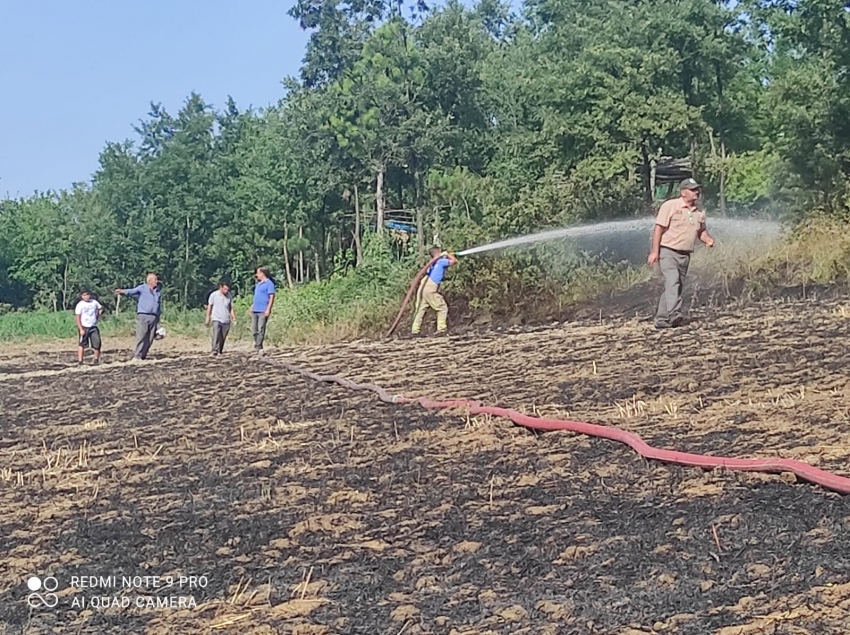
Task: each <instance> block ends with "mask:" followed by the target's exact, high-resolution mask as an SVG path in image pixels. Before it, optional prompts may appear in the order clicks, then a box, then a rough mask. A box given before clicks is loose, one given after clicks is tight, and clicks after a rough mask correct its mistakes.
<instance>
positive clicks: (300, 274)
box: [298, 225, 304, 284]
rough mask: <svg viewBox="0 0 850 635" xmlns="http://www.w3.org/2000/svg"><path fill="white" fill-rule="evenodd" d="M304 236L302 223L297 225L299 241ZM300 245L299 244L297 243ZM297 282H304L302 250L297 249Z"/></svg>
mask: <svg viewBox="0 0 850 635" xmlns="http://www.w3.org/2000/svg"><path fill="white" fill-rule="evenodd" d="M303 238H304V225H299V226H298V239H299V241H300V240H301V239H303ZM299 246H300V245H299ZM298 282H300V283H301V284H304V250H303V249H299V250H298Z"/></svg>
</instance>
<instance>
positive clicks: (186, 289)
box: [183, 214, 190, 309]
mask: <svg viewBox="0 0 850 635" xmlns="http://www.w3.org/2000/svg"><path fill="white" fill-rule="evenodd" d="M189 227H190V224H189V216H188V214H187V215H186V253H185V256H184V260H183V308H184V309H185V308H186V307H187V306H189Z"/></svg>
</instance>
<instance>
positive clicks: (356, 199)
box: [354, 183, 363, 267]
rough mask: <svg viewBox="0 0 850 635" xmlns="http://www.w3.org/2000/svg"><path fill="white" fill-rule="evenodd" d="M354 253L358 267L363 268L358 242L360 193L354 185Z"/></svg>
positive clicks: (361, 248)
mask: <svg viewBox="0 0 850 635" xmlns="http://www.w3.org/2000/svg"><path fill="white" fill-rule="evenodd" d="M354 251H355V255H356V258H357V260H356V262H357V266H358V267H362V266H363V243H362V242H361V240H360V193H359V192H358V190H357V183H355V184H354Z"/></svg>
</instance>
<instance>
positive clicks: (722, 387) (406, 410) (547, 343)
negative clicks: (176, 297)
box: [0, 316, 850, 635]
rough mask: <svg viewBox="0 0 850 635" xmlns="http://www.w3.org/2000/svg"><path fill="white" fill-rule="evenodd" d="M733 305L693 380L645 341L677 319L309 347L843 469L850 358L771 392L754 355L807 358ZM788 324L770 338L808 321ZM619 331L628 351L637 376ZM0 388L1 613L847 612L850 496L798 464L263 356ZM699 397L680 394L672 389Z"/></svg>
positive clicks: (347, 622) (363, 629)
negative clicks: (709, 460)
mask: <svg viewBox="0 0 850 635" xmlns="http://www.w3.org/2000/svg"><path fill="white" fill-rule="evenodd" d="M809 317H811V316H809ZM714 324H715V327H716V329H715V330H714V331H712V332H710V333H707V332H705V331H703V332H702V333H701V334H700V339H699V340H698V341H697V343H696V344H691V343H686V342H685V339H684V337H683V340H682V341H681V342H679V343H680V344H681V345H682V347H683V348H684V350H685V352H686V354H687V351H689V350H690V348H689V347H691V346H697V347H700V348H699V350H700V352H701V353H703V354H705V352H706V351H708V354H707V355H706V357H707V359H705V360H704V362H705V365H704V366H694V367H693V368H692V369H691V372H690V373H689V376H688V377H684V378H680V379H677V376H676V375H675V374H674V373H673V372H672V370H673V369H671V368H668V367H667V366H666V362H665V363H661V364H655V365H652V372H647V370H646V369H647V368H648V367H650V361H649V359H650V358H649V357H647V356H646V355H645V354H644V353H643V351H644V348H643V347H645V346H649V347H650V349H651V350H657V346H655V345H654V344H653V342H654V340H653V339H652V338H654V337H657V336H656V334H655V333H653V332H652V331H651V330H648V329H646V328H643V327H634V328H633V327H631V326H629V325H628V324H622V325H619V326H616V325H615V326H614V327H609V328H607V329H601V330H600V331H599V332H594V331H592V330H589V331H585V332H583V333H581V334H579V333H578V332H577V331H574V330H569V329H567V330H561V331H559V330H557V329H554V330H553V329H550V330H546V329H543V330H540V329H537V330H535V331H533V332H531V333H525V332H522V331H517V332H516V333H513V334H510V333H509V334H504V335H493V334H491V335H489V336H487V337H482V338H480V339H479V340H478V341H477V342H476V341H472V340H470V339H469V338H458V339H457V340H453V338H449V340H448V341H446V340H443V341H435V342H430V341H425V342H417V343H416V344H415V345H414V346H413V348H406V347H405V345H403V344H401V343H388V344H385V343H380V344H379V343H362V344H355V345H350V346H351V348H350V349H344V348H343V349H337V350H334V351H331V350H330V349H324V350H323V351H322V350H320V349H313V350H309V351H305V352H302V353H301V356H302V362H303V363H304V365H305V366H309V367H312V368H320V367H322V366H324V367H325V369H326V370H327V369H331V368H334V367H336V368H337V369H340V368H341V369H342V370H344V371H345V374H347V375H348V376H350V377H354V378H356V377H357V376H358V375H359V376H362V377H368V378H370V379H373V380H375V381H377V382H378V383H386V384H388V385H392V384H393V382H395V386H396V387H397V388H399V389H401V388H403V387H404V386H409V390H404V391H403V392H410V393H417V392H420V393H423V394H433V393H435V392H440V391H444V392H445V393H448V394H464V393H466V394H470V395H472V394H477V395H481V396H483V397H486V396H488V395H492V396H498V397H499V399H498V401H499V402H500V403H504V404H506V405H512V406H516V407H520V406H522V405H524V403H527V404H528V407H529V408H530V407H531V404H530V402H523V398H524V397H525V396H526V394H529V395H530V394H538V395H543V397H544V399H541V400H539V401H537V402H536V403H535V404H534V407H536V408H539V409H540V410H541V411H542V412H543V413H544V414H546V413H547V409H548V412H549V414H558V413H560V414H566V412H567V411H568V410H569V413H570V415H571V416H575V417H576V418H584V419H586V420H595V421H601V422H610V423H612V424H615V425H620V426H621V427H630V428H632V429H635V430H637V431H639V432H640V433H641V434H642V435H643V436H645V437H646V438H647V439H648V440H650V441H652V442H655V443H658V444H659V445H669V446H670V447H677V448H681V449H688V450H692V451H701V452H713V453H726V454H732V455H741V456H743V455H749V454H753V453H755V454H758V453H760V452H761V453H766V454H773V453H775V452H776V451H777V448H780V449H783V448H784V449H785V450H786V451H787V452H788V453H789V454H790V453H792V452H791V451H792V450H794V451H797V452H800V453H809V454H811V453H814V454H813V455H812V456H810V457H809V459H810V461H811V462H814V463H818V460H821V461H822V463H820V464H821V466H829V465H832V466H833V467H835V466H837V467H835V469H838V470H839V471H840V470H841V469H842V468H843V466H844V465H846V451H845V449H846V447H847V446H846V445H845V444H844V443H845V441H844V437H843V436H841V434H843V433H841V432H840V431H835V430H834V428H836V427H840V423H839V422H837V419H836V415H835V414H834V413H833V411H830V410H829V408H828V406H831V405H836V404H835V403H834V402H837V401H840V400H839V399H834V397H833V396H832V395H833V393H831V392H830V391H833V392H834V390H835V389H841V390H843V387H844V384H842V383H841V377H835V376H834V375H832V374H830V371H829V369H828V368H820V367H818V368H812V369H810V370H811V372H810V374H809V375H806V373H805V367H802V368H801V367H800V364H802V362H799V360H800V359H807V358H808V355H806V356H800V357H796V358H794V359H797V360H798V361H797V362H795V364H797V366H796V367H795V368H793V369H791V368H789V369H788V370H789V372H793V373H794V377H796V378H797V379H796V383H795V384H794V386H793V387H788V388H787V390H784V389H783V391H779V392H776V391H774V392H773V393H771V397H770V398H768V397H764V398H763V399H762V397H761V395H759V396H758V398H757V399H753V400H752V403H748V402H747V400H746V398H745V397H743V396H742V394H741V391H742V390H746V389H748V388H747V386H750V385H751V383H750V382H758V381H760V379H759V376H758V371H757V370H753V369H754V368H757V367H765V368H767V367H770V366H771V365H774V364H780V363H791V362H790V361H787V362H786V361H785V359H786V358H783V357H781V356H778V355H773V353H770V352H767V353H765V355H766V357H764V358H759V355H761V353H758V352H753V353H752V357H755V358H759V360H760V361H759V362H758V364H756V363H755V362H753V363H751V364H747V365H741V366H740V368H741V370H740V371H739V370H737V369H738V368H739V366H738V365H735V366H734V368H731V367H730V366H729V364H728V363H727V362H726V361H725V360H726V358H724V357H722V356H721V355H720V350H721V349H720V347H717V344H716V342H717V338H718V337H722V338H724V339H728V338H730V337H733V336H735V337H738V338H739V339H741V346H742V347H743V349H744V350H753V351H757V348H758V347H757V345H758V344H759V343H760V342H761V338H762V334H761V333H760V332H759V330H758V329H753V330H752V333H753V334H752V335H751V336H747V337H749V338H750V339H747V337H744V336H742V334H741V332H740V331H739V332H737V333H733V332H732V331H725V330H724V329H725V328H726V327H725V326H724V323H723V321H722V317H721V318H719V321H717V322H715V323H714ZM776 324H778V327H777V329H778V331H777V333H774V335H773V336H771V337H774V336H780V337H781V336H783V334H785V331H784V330H783V329H785V328H786V327H784V326H783V325H782V324H781V320H780V319H779V318H777V323H776ZM587 328H588V329H590V326H588V327H587ZM594 328H595V327H594ZM641 328H643V330H641ZM787 328H788V329H789V330H790V329H791V326H790V325H789V326H787ZM834 328H835V329H839V330H840V329H843V328H844V326H843V325H842V324H837V325H834ZM616 330H619V331H620V334H621V337H619V338H617V337H616V332H615V331H616ZM718 332H719V333H721V336H718ZM840 332H842V333H843V332H845V331H840ZM579 335H580V336H579ZM677 336H678V335H677ZM530 343H531V344H535V345H534V346H531V345H530ZM655 344H657V342H655ZM674 344H675V343H674ZM594 346H599V347H603V348H605V347H607V348H606V350H611V351H615V353H612V354H619V355H620V362H619V363H618V364H616V365H617V374H615V373H613V372H610V371H609V370H607V369H608V362H606V361H605V360H604V358H602V357H601V356H600V355H598V354H597V353H596V352H594V350H592V349H593V347H594ZM671 346H672V344H671ZM766 346H768V345H767V344H766ZM817 346H818V344H817V343H810V344H809V350H812V349H814V350H815V351H816V350H817ZM712 347H716V349H715V348H712ZM768 347H769V346H768ZM519 348H523V349H524V353H522V354H524V355H527V356H529V359H531V358H533V357H534V356H538V357H540V356H543V357H544V358H545V359H546V360H548V361H549V362H550V363H549V364H547V365H546V366H545V367H543V368H536V367H535V366H534V364H533V363H530V362H529V363H526V364H524V365H523V364H522V361H523V359H522V358H520V359H519V363H520V364H521V366H520V367H519V368H518V367H517V366H516V364H517V359H515V355H520V353H519V352H517V351H518V349H519ZM515 349H516V350H515ZM712 350H716V351H717V353H712ZM616 351H620V352H619V353H616ZM348 353H351V354H348ZM795 354H796V353H795ZM832 354H833V355H834V356H840V355H841V354H842V353H839V352H833V353H832ZM57 355H58V354H57ZM403 355H407V358H406V360H405V359H404V358H402V356H403ZM771 355H773V356H771ZM567 358H568V361H567ZM63 359H64V358H63ZM498 359H500V360H501V362H500V363H499V362H498V361H497V360H498ZM665 359H666V358H665ZM680 359H681V357H680ZM592 360H596V361H597V368H596V373H594V372H593V369H592V367H591V365H590V363H589V362H590V361H592ZM629 360H630V362H631V363H629ZM48 362H49V360H48ZM48 362H46V361H45V360H43V359H40V360H39V364H40V365H41V368H46V367H47V366H49V365H50V363H48ZM57 364H59V362H57ZM476 364H479V365H480V364H483V368H482V367H481V366H478V365H476ZM759 364H760V365H761V366H759ZM553 367H555V368H556V370H552V368H553ZM16 368H20V369H22V371H23V370H25V369H26V368H25V365H19V366H16ZM467 368H468V369H470V373H469V374H471V377H467V374H465V373H464V372H462V371H463V370H464V369H467ZM441 369H444V370H445V375H443V374H441V372H442V370H441ZM766 372H767V371H766ZM769 372H770V374H771V376H773V377H774V378H775V380H776V383H777V385H778V386H780V387H784V386H787V384H788V380H787V377H784V376H782V375H781V374H777V373H776V371H775V369H774V370H773V371H769ZM478 373H480V374H478ZM382 374H383V376H382ZM423 377H424V378H426V380H427V381H424V380H423V379H422V378H423ZM639 377H641V378H642V379H641V380H640V381H639V380H638V378H639ZM801 378H804V379H806V381H807V382H810V383H804V382H803V381H802V379H801ZM417 381H420V382H424V383H421V384H417V383H416V382H417ZM470 381H475V382H476V383H475V385H474V386H472V385H469V384H468V383H467V382H470ZM676 381H680V382H681V383H673V382H676ZM815 382H821V383H822V384H823V385H824V386H827V389H825V390H824V392H823V394H822V395H821V394H820V393H815V392H813V391H814V388H813V387H812V386H811V384H813V383H815ZM691 383H696V384H697V388H694V387H692V386H690V384H691ZM671 385H672V386H673V389H672V392H671ZM800 386H803V387H804V393H803V396H802V397H799V394H800V393H799V388H800ZM0 387H2V389H3V391H4V396H3V397H2V404H3V410H2V414H0V420H2V428H0V441H2V443H0V458H2V464H0V469H2V472H0V535H2V536H3V549H2V550H0V633H3V634H5V633H10V634H11V633H16V634H17V633H21V634H23V633H28V634H29V633H52V632H68V633H92V634H94V633H130V632H133V633H194V632H218V633H293V634H296V633H299V634H302V635H303V634H306V633H313V634H319V633H358V634H360V633H362V634H375V633H393V634H394V635H398V634H399V633H402V632H403V633H405V634H407V635H409V634H410V633H418V634H424V633H433V634H435V635H436V634H446V635H448V634H450V633H456V634H461V633H470V634H471V633H529V634H531V633H534V634H537V633H553V634H554V633H568V634H572V633H575V634H580V633H581V634H583V633H611V634H618V635H619V634H624V635H625V634H627V635H636V634H638V633H646V634H649V633H681V634H689V635H703V634H705V633H720V634H721V635H733V634H736V633H741V634H744V633H762V632H764V633H788V634H792V633H794V634H799V633H812V634H814V633H846V632H847V624H848V621H850V584H848V577H850V531H848V530H849V529H850V499H848V498H847V497H842V496H839V495H837V494H834V493H830V492H827V491H824V490H822V489H820V488H818V487H816V486H813V485H810V484H806V483H798V482H795V481H794V479H789V478H786V477H780V476H777V475H757V474H741V473H731V472H726V471H723V470H715V471H711V472H708V471H703V470H698V469H690V468H680V467H676V466H668V465H663V464H659V463H654V462H648V461H646V460H644V459H642V458H641V457H639V456H637V455H636V454H634V453H633V452H632V451H631V450H630V449H628V448H627V447H625V446H622V445H620V444H617V443H613V442H609V441H605V440H600V439H590V438H585V437H580V436H576V435H572V434H568V433H546V434H539V433H533V432H530V431H527V430H524V429H521V428H518V427H515V426H512V425H510V424H509V423H508V422H505V421H502V420H496V419H487V418H482V417H479V418H475V419H470V418H469V417H468V416H467V415H466V414H464V413H463V412H454V411H452V412H442V413H433V412H427V411H424V410H422V409H420V408H418V407H416V406H399V405H386V404H381V403H380V402H378V401H377V400H375V399H373V398H372V397H371V396H370V395H369V394H367V393H352V392H350V391H346V390H343V389H341V388H337V387H333V386H327V385H321V384H316V383H312V382H309V381H306V380H302V379H300V378H298V377H297V376H294V375H290V374H286V373H283V372H281V371H280V370H278V369H277V368H274V367H271V366H269V365H266V364H264V363H262V362H261V361H257V360H250V359H248V358H247V357H243V356H242V355H240V354H232V355H230V356H226V357H225V358H224V359H220V360H209V359H208V358H206V357H201V356H200V355H194V354H184V355H182V356H176V355H175V356H172V357H162V358H160V359H159V360H156V363H152V364H143V365H120V364H115V365H107V367H100V368H96V369H95V368H92V369H88V368H86V369H84V370H83V371H76V370H75V371H74V372H65V371H63V370H61V369H60V370H59V371H58V372H56V373H55V374H45V375H37V376H23V375H22V376H21V377H18V378H15V377H5V378H3V379H2V380H0ZM512 387H513V388H512ZM512 390H513V392H512ZM765 390H770V389H769V388H766V389H765ZM399 391H400V392H402V390H399ZM547 391H548V394H547ZM795 391H796V392H795ZM636 392H638V393H640V398H638V399H632V398H633V397H634V395H635V393H636ZM774 393H775V394H774ZM685 394H688V395H691V396H692V395H699V397H700V398H701V399H702V401H703V406H702V409H700V407H699V405H698V401H697V402H695V403H692V402H693V401H694V400H693V399H691V400H689V401H687V402H685V400H684V399H683V398H682V396H683V395H685ZM839 394H841V395H844V393H843V392H840V391H839ZM795 395H796V396H795ZM818 395H820V396H819V397H818ZM437 396H441V395H437ZM512 396H513V398H512ZM545 397H548V398H549V401H547V400H546V399H545ZM798 397H799V398H798ZM626 400H631V402H632V403H635V404H637V403H638V402H640V401H643V402H644V404H645V407H644V408H643V413H644V414H642V415H641V414H640V413H638V412H636V414H634V415H628V414H622V413H621V412H620V411H618V410H616V409H615V408H614V406H613V403H614V402H619V403H621V405H622V403H623V402H625V401H626ZM677 400H678V401H679V402H680V403H679V406H678V410H677V411H676V412H675V413H673V414H670V413H668V412H666V411H664V410H663V408H659V409H656V410H652V404H654V403H655V402H656V401H658V402H659V403H662V402H663V403H673V402H675V401H677ZM783 400H784V401H783ZM730 404H736V405H730ZM836 407H837V408H839V409H840V407H841V406H840V405H836ZM635 408H637V405H636V406H635ZM806 408H808V410H809V411H811V412H812V414H813V416H812V417H811V418H810V420H811V423H808V424H807V426H805V427H806V429H805V430H798V431H797V432H793V431H789V430H786V427H785V424H784V422H783V420H782V419H781V417H779V415H780V414H782V415H787V416H789V417H792V418H793V417H797V416H798V415H799V414H800V412H801V411H804V410H805V409H806ZM559 409H562V410H559ZM671 410H672V409H671ZM835 412H838V411H837V410H836V411H835ZM618 413H619V415H618ZM674 414H675V416H674ZM821 419H823V420H822V421H821ZM806 421H807V422H808V421H809V420H808V419H807V420H806ZM827 429H831V430H832V435H831V436H830V437H828V439H827V440H828V443H827V445H828V449H827V450H825V449H823V447H822V446H823V439H824V438H826V435H824V434H823V431H824V430H827ZM813 438H820V439H821V441H822V443H821V445H818V444H813V443H812V439H813ZM683 446H685V447H683ZM736 453H737V454H736ZM818 453H820V454H818ZM32 574H40V575H53V576H55V577H56V578H57V579H58V580H59V581H60V592H59V596H60V604H59V606H58V607H57V608H55V609H44V608H37V609H32V608H30V607H29V606H28V605H27V603H26V596H27V594H28V590H27V588H26V586H25V581H26V579H27V577H28V576H29V575H32ZM91 575H94V576H109V575H115V576H121V575H127V576H144V575H152V576H166V575H173V576H175V577H176V576H179V575H195V576H206V578H207V579H208V584H207V585H206V587H205V588H202V589H197V588H196V589H192V590H185V591H182V592H181V593H179V594H180V595H191V596H192V597H193V599H194V601H195V602H196V604H197V607H195V608H191V609H185V608H183V609H181V608H176V609H159V610H154V609H144V608H137V607H132V606H131V607H130V608H126V609H114V608H113V609H102V608H93V607H91V606H88V607H83V608H80V607H77V608H75V607H73V606H72V604H71V602H72V599H73V597H75V596H76V597H78V598H79V597H90V596H93V595H118V596H121V595H122V594H124V595H127V596H128V597H131V596H132V597H134V596H136V595H138V594H144V595H155V596H157V595H158V596H164V595H169V594H173V590H168V589H155V590H138V589H136V590H126V589H97V590H87V589H86V590H80V589H70V588H69V585H70V579H71V576H91Z"/></svg>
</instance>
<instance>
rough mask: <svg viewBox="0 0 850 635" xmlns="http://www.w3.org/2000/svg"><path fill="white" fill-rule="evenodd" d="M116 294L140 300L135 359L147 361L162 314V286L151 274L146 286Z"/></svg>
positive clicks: (137, 315)
mask: <svg viewBox="0 0 850 635" xmlns="http://www.w3.org/2000/svg"><path fill="white" fill-rule="evenodd" d="M115 293H116V294H118V295H126V296H129V297H131V298H138V299H139V301H138V304H137V305H136V348H135V350H134V351H133V359H134V360H137V361H138V360H142V359H145V358H146V357H147V356H148V351H149V350H150V348H151V344H153V340H154V337H155V336H156V327H157V326H159V316H160V314H161V313H162V285H161V284H159V279H157V277H156V274H155V273H149V274H148V276H147V279H146V280H145V283H144V284H140V285H139V286H138V287H134V288H132V289H115Z"/></svg>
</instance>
